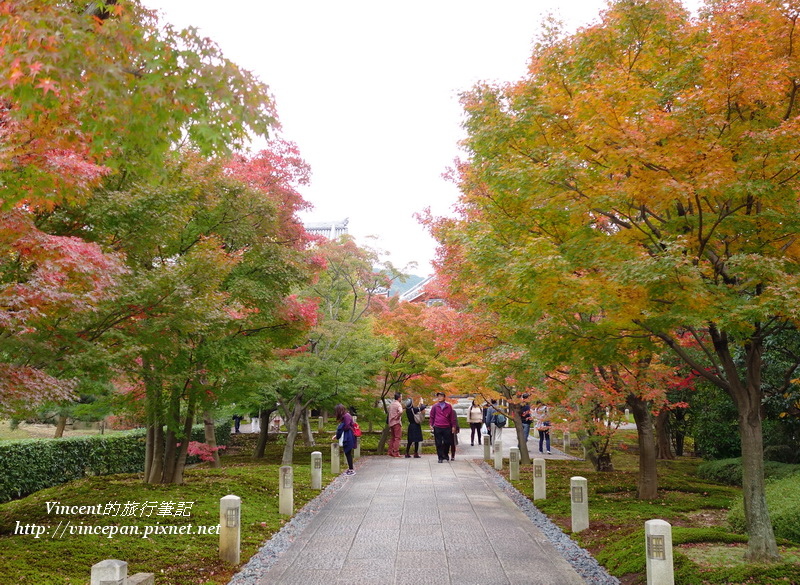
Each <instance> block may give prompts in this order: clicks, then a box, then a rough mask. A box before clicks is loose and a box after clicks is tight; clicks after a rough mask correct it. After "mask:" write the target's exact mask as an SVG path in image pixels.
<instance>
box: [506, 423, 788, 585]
mask: <svg viewBox="0 0 800 585" xmlns="http://www.w3.org/2000/svg"><path fill="white" fill-rule="evenodd" d="M621 433H624V435H623V441H624V443H623V444H622V445H621V447H622V448H620V449H619V450H615V451H614V453H613V456H612V460H613V463H614V468H615V470H616V471H613V472H603V473H599V472H595V471H594V470H593V468H592V466H591V464H590V463H588V462H586V461H578V460H571V461H555V460H552V461H548V462H547V468H546V470H547V499H546V500H536V502H535V504H536V506H537V507H538V508H539V509H540V510H541V511H542V512H544V513H545V514H547V515H548V516H549V517H550V519H551V520H553V521H554V522H555V523H556V524H558V525H559V527H560V528H561V529H562V530H563V531H564V532H565V533H567V534H570V532H571V519H570V516H571V508H570V506H571V504H570V500H569V493H570V490H569V485H570V478H572V477H574V476H581V477H585V478H586V479H587V481H588V486H589V529H588V530H584V531H582V532H580V533H578V534H574V535H572V537H573V538H574V539H575V540H576V541H577V542H578V543H579V544H580V545H581V546H582V547H584V548H586V549H587V550H588V551H590V552H591V553H592V554H593V555H594V556H595V558H596V559H597V560H598V562H600V564H602V565H603V566H604V567H606V569H607V570H608V571H609V572H610V573H611V574H612V575H615V576H616V577H618V578H619V579H620V580H621V581H622V583H624V584H625V585H640V584H644V583H646V582H647V574H646V566H645V556H644V543H645V536H644V523H645V522H646V521H647V520H653V519H662V520H666V521H667V522H669V523H670V524H671V525H672V538H673V544H674V545H675V548H674V551H673V553H674V562H675V582H676V583H679V584H680V585H711V584H731V585H733V584H737V585H739V584H744V583H747V584H753V585H779V584H780V585H786V584H794V585H800V562H798V560H799V557H800V543H791V542H785V543H782V544H783V545H784V546H782V548H781V554H782V562H781V563H778V564H773V565H754V564H747V563H745V561H744V552H745V551H746V548H747V545H746V543H747V537H746V536H745V535H743V534H736V533H734V532H732V530H731V529H730V527H729V526H728V522H727V513H728V510H729V508H730V507H731V505H732V504H733V502H734V501H735V500H736V499H737V498H738V497H739V495H740V493H741V489H740V488H737V487H733V486H730V485H724V484H722V483H716V482H712V481H706V480H703V479H700V478H699V477H698V476H697V475H696V469H697V466H698V465H700V464H701V460H699V459H696V458H692V457H680V458H677V459H674V460H669V461H659V462H658V481H659V497H658V499H655V500H651V501H643V500H638V499H637V497H636V496H637V478H638V467H637V466H638V456H637V455H636V453H635V452H634V450H633V449H632V448H631V445H632V444H633V443H634V442H635V431H624V432H621ZM507 473H508V472H507V471H503V474H505V475H506V476H507ZM511 483H513V484H514V486H515V487H516V488H517V489H518V490H519V491H520V492H522V493H523V494H525V495H527V496H528V497H529V498H533V478H532V474H531V468H530V467H527V469H521V471H520V479H519V481H514V482H511ZM723 552H725V553H726V554H724V555H723V554H722V553H723ZM736 557H738V559H737V560H736V561H735V562H734V559H736Z"/></svg>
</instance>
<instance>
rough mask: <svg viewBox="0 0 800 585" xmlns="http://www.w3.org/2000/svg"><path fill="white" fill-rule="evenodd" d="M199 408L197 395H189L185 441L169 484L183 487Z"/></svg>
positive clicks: (184, 425) (182, 442)
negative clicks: (184, 472)
mask: <svg viewBox="0 0 800 585" xmlns="http://www.w3.org/2000/svg"><path fill="white" fill-rule="evenodd" d="M196 408H197V398H196V396H195V393H194V392H192V393H191V394H190V395H189V404H188V406H187V407H186V418H185V420H184V423H183V439H181V446H180V448H179V449H178V452H177V453H176V456H175V465H174V467H173V471H172V477H170V478H169V483H174V484H178V485H181V484H182V483H183V471H184V469H186V456H187V455H188V452H189V441H191V439H192V425H193V423H194V413H195V409H196Z"/></svg>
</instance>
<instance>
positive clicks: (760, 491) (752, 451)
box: [739, 405, 780, 563]
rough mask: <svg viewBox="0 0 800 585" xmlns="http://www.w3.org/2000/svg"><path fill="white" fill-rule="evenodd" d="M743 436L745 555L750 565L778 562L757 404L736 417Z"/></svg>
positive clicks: (778, 556)
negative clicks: (767, 492) (765, 478)
mask: <svg viewBox="0 0 800 585" xmlns="http://www.w3.org/2000/svg"><path fill="white" fill-rule="evenodd" d="M739 432H740V433H741V437H742V495H743V496H744V511H745V521H746V523H747V536H748V541H747V553H746V554H745V559H746V560H747V561H749V562H752V563H758V562H774V561H778V560H780V555H779V553H778V546H777V544H776V542H775V533H774V532H773V529H772V520H771V519H770V516H769V510H768V509H767V496H766V486H765V482H764V443H763V436H762V429H761V414H760V405H759V406H758V407H757V408H753V409H751V410H750V411H748V412H744V413H741V414H740V415H739Z"/></svg>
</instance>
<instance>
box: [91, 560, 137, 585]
mask: <svg viewBox="0 0 800 585" xmlns="http://www.w3.org/2000/svg"><path fill="white" fill-rule="evenodd" d="M127 581H128V563H126V562H125V561H118V560H116V559H106V560H105V561H100V562H99V563H97V564H95V565H92V585H126V583H127Z"/></svg>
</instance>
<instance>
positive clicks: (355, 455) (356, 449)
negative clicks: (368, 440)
mask: <svg viewBox="0 0 800 585" xmlns="http://www.w3.org/2000/svg"><path fill="white" fill-rule="evenodd" d="M354 438H355V440H356V446H355V447H354V448H353V461H355V460H356V459H361V437H354Z"/></svg>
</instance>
